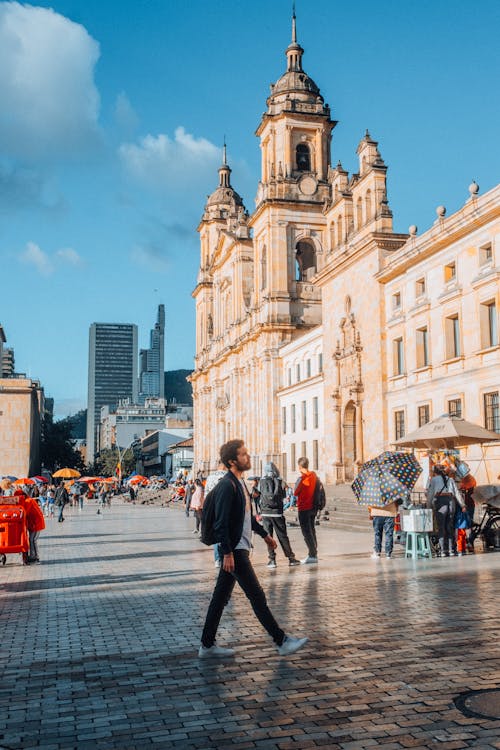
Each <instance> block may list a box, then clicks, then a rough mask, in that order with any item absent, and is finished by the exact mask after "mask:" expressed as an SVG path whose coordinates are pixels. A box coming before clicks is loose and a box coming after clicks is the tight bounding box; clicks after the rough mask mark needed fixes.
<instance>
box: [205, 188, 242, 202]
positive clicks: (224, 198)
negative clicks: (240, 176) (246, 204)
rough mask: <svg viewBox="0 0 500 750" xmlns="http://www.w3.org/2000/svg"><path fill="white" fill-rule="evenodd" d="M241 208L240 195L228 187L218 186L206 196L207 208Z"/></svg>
mask: <svg viewBox="0 0 500 750" xmlns="http://www.w3.org/2000/svg"><path fill="white" fill-rule="evenodd" d="M221 205H224V206H233V205H236V206H242V205H243V199H242V198H241V196H240V195H238V193H237V192H236V190H234V188H232V187H231V186H230V185H228V186H226V185H219V187H218V188H216V189H215V190H214V192H213V193H211V194H210V195H209V196H208V199H207V207H209V206H221Z"/></svg>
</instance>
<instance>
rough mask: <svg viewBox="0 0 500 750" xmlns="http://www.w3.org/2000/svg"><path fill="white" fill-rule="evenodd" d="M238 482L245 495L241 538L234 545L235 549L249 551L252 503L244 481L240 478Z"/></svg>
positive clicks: (250, 545)
mask: <svg viewBox="0 0 500 750" xmlns="http://www.w3.org/2000/svg"><path fill="white" fill-rule="evenodd" d="M240 484H241V487H242V489H243V495H244V497H245V500H246V503H245V519H244V521H243V531H242V532H241V539H240V541H239V542H238V544H237V545H236V549H246V550H248V551H250V550H251V549H252V504H251V501H250V495H249V493H248V489H247V486H246V484H245V482H244V481H243V480H241V479H240Z"/></svg>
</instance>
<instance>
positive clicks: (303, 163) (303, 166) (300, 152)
mask: <svg viewBox="0 0 500 750" xmlns="http://www.w3.org/2000/svg"><path fill="white" fill-rule="evenodd" d="M295 153H296V157H297V169H298V171H299V172H310V171H311V153H310V151H309V146H308V145H307V144H306V143H299V145H298V146H297V148H296V151H295Z"/></svg>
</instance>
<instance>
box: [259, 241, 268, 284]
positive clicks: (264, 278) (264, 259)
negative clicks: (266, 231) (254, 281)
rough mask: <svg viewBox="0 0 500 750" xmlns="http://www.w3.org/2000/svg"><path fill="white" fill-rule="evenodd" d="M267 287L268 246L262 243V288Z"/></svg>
mask: <svg viewBox="0 0 500 750" xmlns="http://www.w3.org/2000/svg"><path fill="white" fill-rule="evenodd" d="M266 287H267V248H266V246H265V245H262V255H261V258H260V288H261V289H265V288H266Z"/></svg>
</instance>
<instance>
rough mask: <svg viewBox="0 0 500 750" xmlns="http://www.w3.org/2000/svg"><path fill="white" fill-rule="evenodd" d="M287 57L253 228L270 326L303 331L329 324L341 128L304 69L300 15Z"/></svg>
mask: <svg viewBox="0 0 500 750" xmlns="http://www.w3.org/2000/svg"><path fill="white" fill-rule="evenodd" d="M285 55H286V60H287V66H286V71H285V73H283V75H282V76H281V77H280V78H279V79H278V81H277V82H276V83H275V84H272V85H271V93H270V95H269V97H268V99H267V109H266V111H265V112H264V114H263V116H262V120H261V122H260V125H259V127H258V128H257V131H256V135H257V136H258V137H259V138H260V147H261V154H262V173H261V179H260V182H259V186H258V189H257V197H256V201H255V202H256V208H255V212H254V213H253V215H252V218H251V220H250V225H251V227H252V228H253V232H254V253H255V263H256V267H257V268H258V269H260V272H261V274H262V275H261V278H260V279H259V280H258V281H259V282H260V283H258V284H257V286H258V288H259V291H258V300H257V302H258V306H259V303H260V307H261V309H263V308H264V307H265V308H266V309H267V312H266V314H265V315H264V317H265V318H266V320H267V321H269V322H272V323H278V324H281V323H284V324H288V325H290V326H292V328H293V329H296V328H297V327H301V328H303V327H309V326H314V325H318V324H319V323H320V322H321V291H320V289H319V288H316V287H315V286H314V283H313V281H312V280H313V278H314V276H315V274H316V273H317V272H318V271H319V270H321V268H322V267H323V265H324V262H325V260H324V255H325V254H324V248H325V246H326V221H325V216H324V213H323V207H324V206H325V205H326V204H327V202H328V201H329V198H330V190H331V188H330V184H329V182H328V173H329V166H330V143H331V132H332V130H333V128H334V127H335V125H336V122H334V121H333V120H332V119H331V117H330V107H329V106H328V104H325V102H324V99H323V97H322V95H321V93H320V90H319V88H318V86H317V85H316V83H315V82H314V81H313V80H312V78H310V77H309V76H308V75H307V73H306V72H305V71H304V68H303V65H302V57H303V55H304V50H303V49H302V47H301V46H300V44H299V43H298V41H297V26H296V17H295V12H294V13H293V17H292V39H291V42H290V44H289V45H288V47H287V49H286V52H285ZM292 335H293V334H292Z"/></svg>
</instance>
